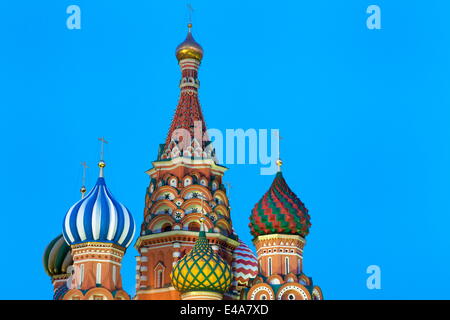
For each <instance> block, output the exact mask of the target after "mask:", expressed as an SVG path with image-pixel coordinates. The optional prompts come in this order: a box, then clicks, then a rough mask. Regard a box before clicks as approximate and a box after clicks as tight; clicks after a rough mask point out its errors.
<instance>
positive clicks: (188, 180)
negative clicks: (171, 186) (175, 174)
mask: <svg viewBox="0 0 450 320" xmlns="http://www.w3.org/2000/svg"><path fill="white" fill-rule="evenodd" d="M193 183H194V179H193V178H192V177H191V176H189V175H186V176H184V177H183V181H182V184H183V186H184V187H187V186H190V185H192V184H193Z"/></svg>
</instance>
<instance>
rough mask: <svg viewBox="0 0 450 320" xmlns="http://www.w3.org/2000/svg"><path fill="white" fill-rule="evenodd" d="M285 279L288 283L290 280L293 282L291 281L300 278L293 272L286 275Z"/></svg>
mask: <svg viewBox="0 0 450 320" xmlns="http://www.w3.org/2000/svg"><path fill="white" fill-rule="evenodd" d="M284 281H285V282H286V283H288V282H289V283H291V282H297V281H298V279H297V276H296V275H295V274H293V273H292V272H291V273H289V274H287V275H286V276H285V277H284Z"/></svg>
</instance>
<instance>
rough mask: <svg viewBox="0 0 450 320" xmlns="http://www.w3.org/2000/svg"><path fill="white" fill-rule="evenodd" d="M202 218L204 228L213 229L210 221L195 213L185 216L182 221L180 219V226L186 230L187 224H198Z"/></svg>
mask: <svg viewBox="0 0 450 320" xmlns="http://www.w3.org/2000/svg"><path fill="white" fill-rule="evenodd" d="M202 217H203V218H204V219H203V223H204V224H205V226H206V228H207V229H208V230H209V229H212V228H213V227H214V225H213V224H212V222H211V220H209V219H208V218H207V217H205V215H203V214H201V213H200V212H196V213H190V214H188V215H185V216H184V218H183V219H181V224H182V225H183V230H188V228H189V224H191V223H192V222H197V223H200V218H202Z"/></svg>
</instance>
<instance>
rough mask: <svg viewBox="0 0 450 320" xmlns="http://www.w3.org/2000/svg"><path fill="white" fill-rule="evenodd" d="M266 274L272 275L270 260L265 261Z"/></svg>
mask: <svg viewBox="0 0 450 320" xmlns="http://www.w3.org/2000/svg"><path fill="white" fill-rule="evenodd" d="M267 274H268V275H269V276H271V275H272V258H268V259H267Z"/></svg>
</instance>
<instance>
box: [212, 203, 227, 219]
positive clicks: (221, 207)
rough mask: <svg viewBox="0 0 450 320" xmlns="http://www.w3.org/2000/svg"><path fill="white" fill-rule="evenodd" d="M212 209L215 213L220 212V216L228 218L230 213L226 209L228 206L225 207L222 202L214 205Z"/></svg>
mask: <svg viewBox="0 0 450 320" xmlns="http://www.w3.org/2000/svg"><path fill="white" fill-rule="evenodd" d="M214 211H215V212H217V214H221V215H222V216H224V217H226V218H229V217H230V213H229V211H228V208H227V207H225V206H224V205H223V204H219V205H217V206H215V207H214Z"/></svg>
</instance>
